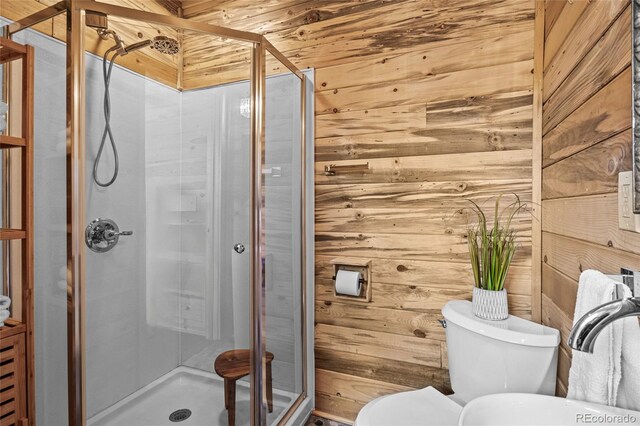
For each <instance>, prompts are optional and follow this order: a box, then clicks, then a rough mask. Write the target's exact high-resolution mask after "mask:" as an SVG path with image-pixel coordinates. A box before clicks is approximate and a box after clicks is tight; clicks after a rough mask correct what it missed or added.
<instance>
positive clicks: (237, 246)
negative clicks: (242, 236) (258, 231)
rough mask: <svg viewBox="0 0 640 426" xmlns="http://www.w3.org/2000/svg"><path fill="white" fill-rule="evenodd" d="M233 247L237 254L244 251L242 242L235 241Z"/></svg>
mask: <svg viewBox="0 0 640 426" xmlns="http://www.w3.org/2000/svg"><path fill="white" fill-rule="evenodd" d="M233 249H234V250H235V252H236V253H238V254H242V253H244V244H242V243H237V244H235V245H234V246H233Z"/></svg>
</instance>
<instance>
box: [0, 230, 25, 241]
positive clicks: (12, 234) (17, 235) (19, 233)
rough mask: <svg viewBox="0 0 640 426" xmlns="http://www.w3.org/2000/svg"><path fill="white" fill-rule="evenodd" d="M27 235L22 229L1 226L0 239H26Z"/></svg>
mask: <svg viewBox="0 0 640 426" xmlns="http://www.w3.org/2000/svg"><path fill="white" fill-rule="evenodd" d="M26 236H27V233H26V232H25V231H23V230H22V229H9V228H0V240H24V239H25V238H26Z"/></svg>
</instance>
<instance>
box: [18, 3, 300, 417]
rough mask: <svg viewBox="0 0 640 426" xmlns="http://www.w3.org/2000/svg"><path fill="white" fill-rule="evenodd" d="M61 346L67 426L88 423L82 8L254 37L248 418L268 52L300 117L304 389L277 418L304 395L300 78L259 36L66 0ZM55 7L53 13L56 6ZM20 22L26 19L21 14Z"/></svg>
mask: <svg viewBox="0 0 640 426" xmlns="http://www.w3.org/2000/svg"><path fill="white" fill-rule="evenodd" d="M66 5H67V344H68V368H69V370H68V392H69V424H70V425H71V426H77V425H84V424H86V410H85V360H84V353H85V352H84V350H85V304H86V300H85V288H86V274H85V251H86V248H85V243H84V227H85V223H86V218H85V184H84V182H85V165H84V163H85V146H86V141H85V128H86V122H85V121H86V119H85V106H86V99H85V91H84V90H83V89H84V87H85V64H84V54H85V46H84V30H85V19H84V18H85V16H86V12H87V11H92V12H100V13H104V14H106V15H107V16H118V17H121V18H127V19H132V20H138V21H142V22H147V23H153V24H160V25H166V26H171V27H173V28H175V29H178V30H190V31H196V32H199V33H202V34H209V35H211V36H216V37H223V38H229V39H233V40H236V41H242V42H247V43H252V51H251V81H250V87H251V91H250V93H251V95H250V96H251V158H250V163H251V165H252V167H251V170H250V175H251V176H250V179H251V196H250V210H251V211H250V215H251V217H250V236H251V238H250V253H251V274H250V297H251V303H250V311H251V319H250V324H251V346H252V347H251V375H250V377H251V417H250V419H251V424H252V425H262V424H265V423H266V413H267V404H266V398H265V396H266V377H265V374H266V365H265V354H266V348H265V335H264V333H265V328H264V325H265V324H264V316H265V293H264V291H265V281H264V279H265V273H264V272H265V271H264V269H263V262H262V259H263V258H264V256H265V246H264V241H262V238H261V236H262V235H263V234H262V228H263V225H264V208H263V207H262V206H263V203H262V197H263V195H262V187H263V186H264V175H263V173H264V172H263V170H264V155H263V153H264V152H265V102H266V97H265V88H266V67H265V63H266V54H267V52H269V53H270V54H272V55H273V56H274V57H275V58H276V59H278V60H279V61H280V62H281V63H282V64H283V65H285V66H286V67H287V68H288V69H289V71H291V72H292V73H293V74H295V75H296V76H297V77H298V78H299V79H300V83H301V85H300V89H301V90H300V119H301V123H300V124H301V126H300V128H301V133H300V137H301V140H300V144H301V158H300V161H301V177H300V179H301V180H300V190H301V193H300V196H301V210H300V215H301V229H300V230H299V231H300V232H301V236H300V237H301V250H302V253H301V265H300V266H301V275H300V285H301V294H302V297H301V301H300V302H301V303H302V321H301V324H302V330H301V332H302V336H301V337H302V340H301V343H302V392H301V393H300V395H299V396H298V398H297V399H296V401H294V403H293V404H292V406H291V407H289V409H288V411H287V412H286V413H285V415H284V417H283V418H282V420H281V423H284V422H286V421H287V419H288V418H289V417H290V416H291V415H292V414H293V413H294V412H295V411H296V409H297V408H298V407H299V406H300V405H301V404H302V402H303V401H304V400H305V399H306V398H307V396H308V371H307V354H308V348H307V306H306V299H307V297H306V292H307V285H306V266H307V264H306V253H305V249H306V235H307V233H306V227H307V223H306V198H305V197H306V122H305V121H306V77H305V75H304V74H303V73H302V72H301V71H300V70H299V69H298V68H297V67H296V66H295V65H293V64H292V63H291V62H290V61H289V60H288V59H287V58H286V57H285V56H284V55H283V54H282V53H280V52H279V51H278V50H277V49H276V48H275V47H274V46H273V45H272V44H271V43H269V41H268V40H267V39H266V38H265V37H264V36H262V35H259V34H254V33H251V32H245V31H237V30H233V29H230V28H225V27H221V26H217V25H210V24H206V23H202V22H194V21H190V20H187V19H183V18H179V17H177V16H171V15H160V14H155V13H150V12H145V11H141V10H136V9H129V8H126V7H121V6H116V5H112V4H105V3H100V2H98V1H93V0H67V2H66ZM58 13H59V12H58ZM25 20H26V19H25Z"/></svg>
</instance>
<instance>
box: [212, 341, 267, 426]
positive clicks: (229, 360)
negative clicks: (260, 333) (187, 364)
mask: <svg viewBox="0 0 640 426" xmlns="http://www.w3.org/2000/svg"><path fill="white" fill-rule="evenodd" d="M250 355H251V351H249V349H236V350H232V351H226V352H223V353H221V354H220V355H218V357H217V358H216V361H215V363H214V364H213V368H214V369H215V370H216V373H218V376H220V377H222V378H223V379H224V408H226V409H227V414H228V416H229V426H233V425H234V424H235V422H236V381H237V380H238V379H240V378H242V377H244V376H247V375H249V373H250V372H251V359H250ZM266 358H267V404H268V407H269V412H270V413H271V412H273V388H272V381H271V361H273V354H272V353H271V352H267V356H266Z"/></svg>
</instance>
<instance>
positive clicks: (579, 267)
mask: <svg viewBox="0 0 640 426" xmlns="http://www.w3.org/2000/svg"><path fill="white" fill-rule="evenodd" d="M578 271H580V272H582V263H581V264H579V265H578Z"/></svg>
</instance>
